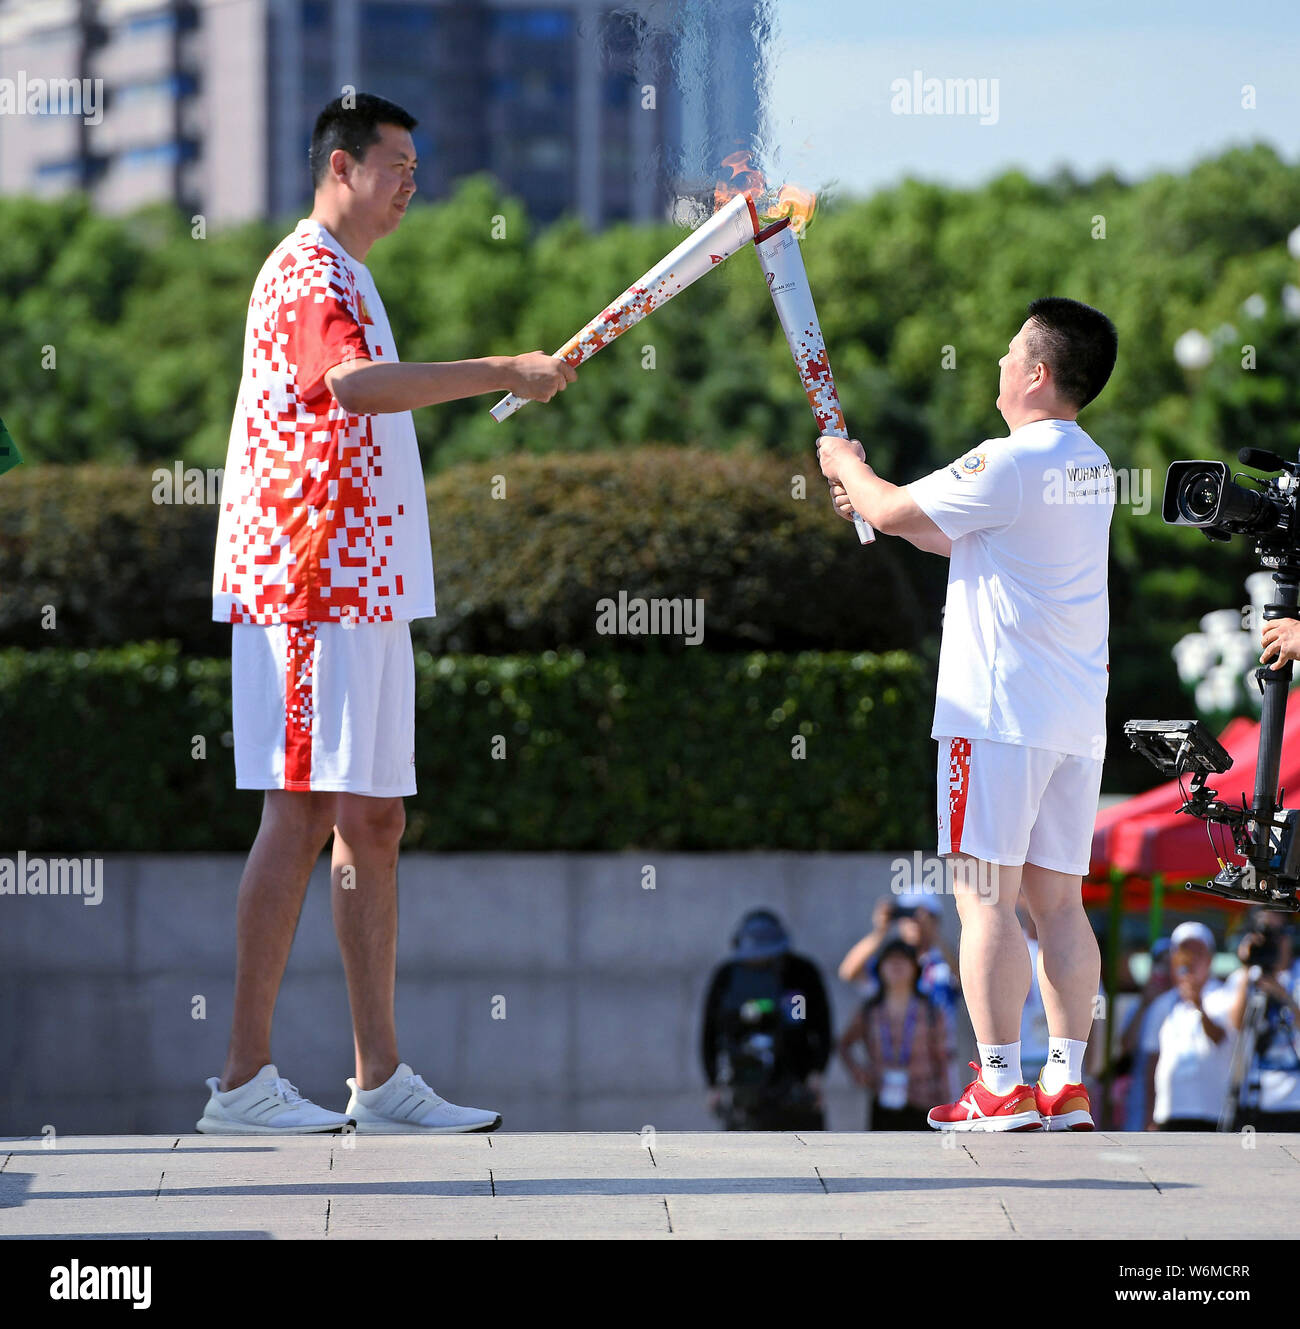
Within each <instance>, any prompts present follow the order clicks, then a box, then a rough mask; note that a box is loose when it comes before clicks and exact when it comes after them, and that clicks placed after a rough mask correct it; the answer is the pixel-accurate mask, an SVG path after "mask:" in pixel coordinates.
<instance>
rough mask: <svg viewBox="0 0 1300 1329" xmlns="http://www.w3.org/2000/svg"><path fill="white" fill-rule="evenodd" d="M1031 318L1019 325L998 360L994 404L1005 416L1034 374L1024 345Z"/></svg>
mask: <svg viewBox="0 0 1300 1329" xmlns="http://www.w3.org/2000/svg"><path fill="white" fill-rule="evenodd" d="M1032 322H1033V320H1032V319H1028V318H1027V319H1026V320H1025V321H1024V322H1023V323H1022V324H1021V325H1020V331H1019V332H1017V333H1016V335H1015V336H1014V337H1012V339H1011V341H1010V342H1009V343H1008V345H1007V353H1006V354H1005V355H1004V356H1003V357H1002V359H1001V360H999V361H998V369H999V371H1000V372H999V374H998V399H997V402H996V403H995V405H996V406H997V408H998V410H999V411H1001V412H1002V414H1003V415H1004V416H1005V415H1006V413H1007V408H1008V407H1011V408H1013V409H1014V408H1015V407H1016V406H1018V405H1019V404H1020V402H1021V401H1022V400H1023V398H1024V395H1025V389H1026V388H1027V387H1028V386H1029V380H1030V379H1031V378H1032V377H1033V375H1034V366H1033V365H1032V364H1030V363H1029V354H1028V351H1027V349H1026V346H1025V342H1026V339H1027V337H1028V329H1029V325H1030V323H1032Z"/></svg>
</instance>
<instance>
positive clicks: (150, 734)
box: [0, 643, 934, 853]
mask: <svg viewBox="0 0 1300 1329" xmlns="http://www.w3.org/2000/svg"><path fill="white" fill-rule="evenodd" d="M416 695H417V700H416V706H417V718H416V726H417V742H416V751H417V763H418V782H419V790H420V792H419V793H418V795H417V796H416V797H414V798H412V799H410V800H408V803H407V817H408V829H407V837H406V843H407V845H408V846H409V847H410V848H419V849H444V850H451V849H532V850H558V849H574V850H617V849H624V848H630V847H638V848H641V847H643V848H647V849H661V850H668V849H696V850H723V849H760V848H761V849H819V850H830V849H835V850H871V849H874V850H883V849H898V848H911V847H916V846H926V845H929V844H931V843H932V840H933V836H934V827H933V802H934V796H933V780H934V760H933V753H932V746H931V744H930V741H929V738H928V734H929V723H930V711H931V698H932V695H933V677H932V672H931V670H930V669H929V667H928V666H926V665H925V664H923V663H921V662H919V661H918V660H916V659H915V658H913V657H910V656H907V655H904V654H902V653H893V654H888V655H881V656H873V655H866V654H859V655H851V654H847V653H835V654H823V655H818V654H812V653H806V654H797V655H774V654H762V653H749V654H741V653H736V654H731V655H718V654H712V653H710V652H708V651H705V650H703V649H696V650H689V651H685V652H683V653H681V654H678V655H664V654H659V655H656V654H651V653H644V654H635V653H626V654H618V655H614V654H607V655H603V656H592V655H584V654H582V653H581V652H565V653H558V654H557V653H554V652H546V653H543V654H541V655H538V656H513V657H504V658H488V657H483V656H466V657H450V656H444V657H442V658H440V659H434V658H433V657H432V656H430V655H429V654H427V653H426V652H419V653H418V654H417V694H416ZM229 730H230V666H229V663H228V662H227V661H225V660H208V659H185V658H183V657H182V656H181V655H180V654H179V652H178V651H177V649H176V647H175V646H174V644H157V643H149V644H144V645H135V646H129V647H126V648H124V649H119V650H106V651H95V652H75V651H63V650H53V649H51V650H45V651H41V652H35V653H32V652H26V651H21V650H8V651H3V652H0V735H3V749H2V750H0V791H3V792H2V793H0V798H2V799H3V808H4V816H3V821H2V822H0V827H2V830H0V850H17V849H20V848H22V849H27V850H29V851H47V850H49V851H52V850H61V851H72V850H74V849H75V850H79V851H81V852H95V853H98V852H106V851H114V850H135V851H148V852H166V851H172V850H245V849H247V847H248V845H249V844H250V843H251V841H252V837H253V836H254V834H255V833H256V829H257V823H258V816H259V812H260V806H261V799H260V796H259V795H258V794H256V793H254V792H248V791H238V790H236V789H235V788H234V761H233V753H232V752H231V750H230V738H229ZM498 735H500V736H502V737H503V738H504V740H505V756H504V758H503V759H494V756H493V747H494V741H495V739H496V736H498ZM796 736H800V737H802V738H803V740H804V745H805V746H804V754H805V755H804V756H803V757H802V758H801V759H796V757H795V756H794V752H795V745H794V741H793V740H794V739H795V738H796ZM196 737H202V738H203V739H204V741H205V743H206V755H205V756H204V757H202V758H201V759H196V758H195V756H194V755H193V752H194V740H195V738H196Z"/></svg>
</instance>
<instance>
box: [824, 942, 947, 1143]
mask: <svg viewBox="0 0 1300 1329" xmlns="http://www.w3.org/2000/svg"><path fill="white" fill-rule="evenodd" d="M876 972H877V975H878V987H877V991H876V993H875V995H874V996H872V997H871V998H870V999H869V1000H868V1001H866V1002H865V1003H864V1004H863V1006H862V1008H861V1009H860V1010H859V1011H858V1013H857V1014H856V1015H855V1016H854V1017H853V1019H852V1020H851V1021H850V1022H849V1024H848V1026H847V1028H845V1030H844V1032H843V1034H842V1035H841V1036H840V1040H839V1053H840V1057H841V1058H842V1059H843V1061H844V1064H845V1066H846V1067H847V1068H848V1071H849V1074H850V1075H851V1076H852V1077H853V1080H854V1083H856V1084H859V1085H861V1086H862V1087H863V1088H865V1089H867V1090H868V1092H869V1102H870V1109H869V1113H868V1121H867V1129H868V1130H877V1131H921V1130H926V1129H927V1126H926V1114H927V1112H928V1111H929V1108H930V1105H931V1104H932V1103H933V1102H934V1101H935V1098H936V1095H939V1096H942V1093H943V1092H946V1090H947V1086H948V1062H949V1057H950V1055H951V1048H950V1046H949V1042H950V1033H949V1023H948V1020H947V1017H946V1016H945V1014H944V1012H943V1010H942V1008H941V1007H940V1006H939V1004H938V1003H937V1002H935V1001H933V1000H931V999H930V998H929V997H928V996H926V995H925V993H923V992H922V991H921V976H922V968H921V959H920V956H918V954H917V952H916V948H915V947H914V946H911V945H909V944H908V943H907V942H906V941H904V940H903V938H902V937H901V936H899V935H898V934H896V933H895V934H893V935H891V936H889V937H887V938H886V940H885V941H884V943H883V945H881V947H880V948H879V951H878V952H877V954H876ZM858 1049H861V1050H863V1051H865V1053H866V1061H865V1063H864V1062H861V1061H859V1060H858V1059H857V1057H856V1056H855V1055H854V1054H855V1051H856V1050H858Z"/></svg>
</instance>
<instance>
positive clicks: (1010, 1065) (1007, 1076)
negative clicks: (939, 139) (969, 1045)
mask: <svg viewBox="0 0 1300 1329" xmlns="http://www.w3.org/2000/svg"><path fill="white" fill-rule="evenodd" d="M975 1046H976V1047H977V1048H979V1052H980V1079H981V1080H983V1081H984V1086H985V1088H986V1089H989V1090H991V1091H992V1092H993V1093H995V1094H1009V1093H1010V1092H1011V1091H1012V1090H1013V1089H1014V1088H1015V1087H1016V1085H1018V1084H1019V1083H1020V1044H1019V1043H976V1044H975Z"/></svg>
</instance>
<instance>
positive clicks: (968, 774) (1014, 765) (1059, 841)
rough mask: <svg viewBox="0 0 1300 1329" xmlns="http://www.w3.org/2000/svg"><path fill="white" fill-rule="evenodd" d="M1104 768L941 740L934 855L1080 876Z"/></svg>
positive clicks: (1006, 746) (1033, 751)
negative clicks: (967, 856)
mask: <svg viewBox="0 0 1300 1329" xmlns="http://www.w3.org/2000/svg"><path fill="white" fill-rule="evenodd" d="M1101 766H1102V764H1101V762H1100V761H1095V760H1093V759H1092V758H1089V757H1074V756H1068V755H1067V754H1065V753H1063V752H1049V751H1048V750H1047V749H1045V748H1028V747H1024V746H1022V745H1020V744H1017V743H997V742H994V741H993V740H992V739H987V738H976V739H970V738H941V739H939V781H938V784H939V788H938V795H939V797H938V811H939V853H940V854H970V855H971V856H972V857H974V858H980V859H983V860H984V861H985V862H986V863H1000V864H1002V865H1003V866H1004V867H1019V866H1020V865H1021V864H1023V863H1033V864H1036V865H1037V866H1039V867H1043V868H1050V869H1051V870H1052V871H1054V872H1068V873H1070V874H1071V875H1078V876H1084V875H1086V874H1087V871H1088V864H1089V860H1090V859H1091V857H1092V832H1093V827H1094V825H1095V824H1096V820H1097V797H1098V795H1099V794H1100V792H1101Z"/></svg>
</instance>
